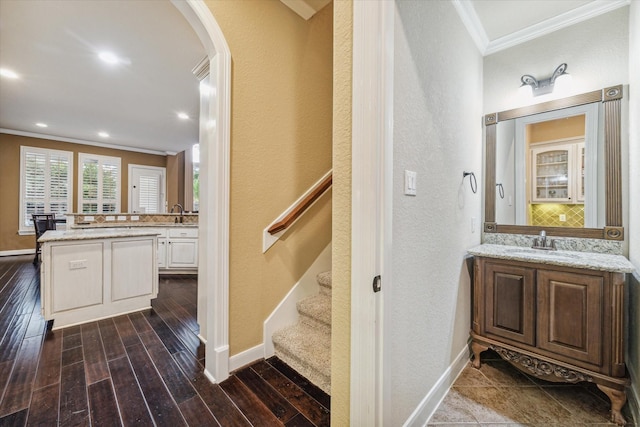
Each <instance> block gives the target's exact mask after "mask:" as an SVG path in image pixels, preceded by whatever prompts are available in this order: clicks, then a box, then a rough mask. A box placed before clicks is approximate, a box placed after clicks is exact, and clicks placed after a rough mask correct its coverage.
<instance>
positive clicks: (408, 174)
mask: <svg viewBox="0 0 640 427" xmlns="http://www.w3.org/2000/svg"><path fill="white" fill-rule="evenodd" d="M416 181H417V174H416V173H415V172H414V171H408V170H405V171H404V194H405V195H407V196H415V195H416V194H417V191H416Z"/></svg>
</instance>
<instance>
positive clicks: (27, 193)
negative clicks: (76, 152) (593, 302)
mask: <svg viewBox="0 0 640 427" xmlns="http://www.w3.org/2000/svg"><path fill="white" fill-rule="evenodd" d="M72 177H73V153H72V152H70V151H60V150H50V149H46V148H36V147H26V146H21V147H20V225H19V228H18V231H19V233H20V234H31V233H33V232H34V230H33V222H32V221H31V214H34V213H54V214H56V216H61V217H64V215H65V214H66V213H67V212H69V209H70V207H71V203H72V196H73V181H72Z"/></svg>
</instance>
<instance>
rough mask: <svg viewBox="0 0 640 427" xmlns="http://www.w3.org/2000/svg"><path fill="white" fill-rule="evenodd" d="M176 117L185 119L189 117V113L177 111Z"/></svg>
mask: <svg viewBox="0 0 640 427" xmlns="http://www.w3.org/2000/svg"><path fill="white" fill-rule="evenodd" d="M178 117H179V118H181V119H182V120H187V119H188V118H189V115H188V114H187V113H178Z"/></svg>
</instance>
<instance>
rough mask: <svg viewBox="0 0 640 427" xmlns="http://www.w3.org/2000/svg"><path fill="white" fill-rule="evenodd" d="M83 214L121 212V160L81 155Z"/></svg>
mask: <svg viewBox="0 0 640 427" xmlns="http://www.w3.org/2000/svg"><path fill="white" fill-rule="evenodd" d="M78 157H79V163H80V168H81V169H82V174H81V176H80V183H79V184H80V186H81V187H82V192H81V194H80V197H79V200H78V204H79V208H78V209H79V210H80V212H82V213H87V214H92V213H116V212H119V211H120V158H119V157H105V156H98V155H93V154H85V153H80V154H79V156H78Z"/></svg>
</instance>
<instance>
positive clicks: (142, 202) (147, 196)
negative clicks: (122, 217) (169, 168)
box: [138, 175, 160, 213]
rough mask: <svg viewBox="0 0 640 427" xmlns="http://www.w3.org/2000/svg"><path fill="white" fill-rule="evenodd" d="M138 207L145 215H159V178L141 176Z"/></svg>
mask: <svg viewBox="0 0 640 427" xmlns="http://www.w3.org/2000/svg"><path fill="white" fill-rule="evenodd" d="M138 197H139V206H140V207H141V208H144V212H146V213H159V212H158V206H159V205H160V178H159V177H158V176H149V175H141V176H140V185H139V196H138Z"/></svg>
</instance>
